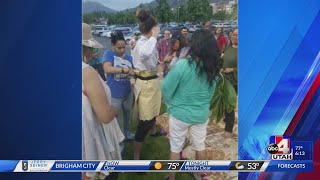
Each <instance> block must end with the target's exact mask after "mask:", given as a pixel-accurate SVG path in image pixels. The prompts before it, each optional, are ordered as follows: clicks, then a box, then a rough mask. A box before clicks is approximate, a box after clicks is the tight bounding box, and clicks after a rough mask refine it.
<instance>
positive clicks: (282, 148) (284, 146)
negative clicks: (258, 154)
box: [277, 139, 290, 154]
mask: <svg viewBox="0 0 320 180" xmlns="http://www.w3.org/2000/svg"><path fill="white" fill-rule="evenodd" d="M277 145H278V147H279V151H278V152H282V153H283V154H289V153H290V147H289V140H288V139H282V140H281V141H280V142H279V143H278V144H277Z"/></svg>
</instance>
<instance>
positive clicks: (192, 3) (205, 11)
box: [187, 0, 212, 22]
mask: <svg viewBox="0 0 320 180" xmlns="http://www.w3.org/2000/svg"><path fill="white" fill-rule="evenodd" d="M187 12H188V20H190V21H193V22H202V21H205V20H210V19H211V18H212V7H211V6H210V4H209V1H208V0H188V1H187Z"/></svg>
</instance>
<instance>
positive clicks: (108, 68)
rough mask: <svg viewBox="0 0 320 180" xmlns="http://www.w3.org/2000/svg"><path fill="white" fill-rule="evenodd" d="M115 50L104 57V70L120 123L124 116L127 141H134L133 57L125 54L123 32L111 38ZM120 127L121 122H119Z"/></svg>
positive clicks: (124, 130)
mask: <svg viewBox="0 0 320 180" xmlns="http://www.w3.org/2000/svg"><path fill="white" fill-rule="evenodd" d="M111 43H112V45H113V50H107V51H106V52H105V53H104V55H103V69H104V71H105V73H106V74H107V84H108V86H109V87H110V89H111V96H112V101H111V102H112V105H113V106H115V107H117V109H118V110H119V112H120V113H119V114H118V117H117V119H118V122H119V121H120V116H121V114H122V119H123V129H122V132H123V133H124V135H125V137H126V139H133V138H134V134H133V133H131V132H130V123H129V122H130V112H131V109H132V100H133V94H132V90H131V83H130V75H133V74H134V73H133V70H132V68H133V67H132V57H131V56H130V55H127V54H125V47H126V42H125V39H124V37H123V34H122V32H120V31H119V32H116V33H115V34H114V35H112V37H111ZM119 125H120V122H119Z"/></svg>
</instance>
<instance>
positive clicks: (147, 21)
mask: <svg viewBox="0 0 320 180" xmlns="http://www.w3.org/2000/svg"><path fill="white" fill-rule="evenodd" d="M136 16H137V18H138V20H139V30H140V32H141V33H142V34H148V33H149V32H150V31H151V30H152V28H153V27H155V26H156V25H157V21H156V19H155V18H154V17H153V16H152V15H150V12H149V11H147V10H145V9H139V10H138V11H137V12H136Z"/></svg>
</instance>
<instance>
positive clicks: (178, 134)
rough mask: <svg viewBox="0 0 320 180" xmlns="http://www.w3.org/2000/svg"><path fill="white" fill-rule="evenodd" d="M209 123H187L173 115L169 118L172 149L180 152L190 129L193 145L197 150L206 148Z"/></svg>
mask: <svg viewBox="0 0 320 180" xmlns="http://www.w3.org/2000/svg"><path fill="white" fill-rule="evenodd" d="M207 124H208V121H206V122H205V123H200V124H187V123H184V122H183V121H180V120H178V119H176V118H174V117H173V116H170V118H169V133H170V150H171V152H174V153H180V152H181V151H182V149H183V147H184V143H185V140H186V137H187V133H188V131H189V133H190V137H191V141H192V147H193V149H194V150H196V151H203V150H205V143H204V141H205V140H206V135H207Z"/></svg>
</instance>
